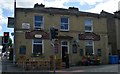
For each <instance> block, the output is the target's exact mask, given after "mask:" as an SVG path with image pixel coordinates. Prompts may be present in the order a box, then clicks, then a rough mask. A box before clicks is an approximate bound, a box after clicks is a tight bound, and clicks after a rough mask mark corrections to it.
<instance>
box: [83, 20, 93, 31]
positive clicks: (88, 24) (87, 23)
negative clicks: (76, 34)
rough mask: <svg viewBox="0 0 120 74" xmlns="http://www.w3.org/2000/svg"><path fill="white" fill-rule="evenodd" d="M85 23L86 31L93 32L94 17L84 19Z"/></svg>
mask: <svg viewBox="0 0 120 74" xmlns="http://www.w3.org/2000/svg"><path fill="white" fill-rule="evenodd" d="M84 25H85V32H92V30H93V29H92V19H85V21H84Z"/></svg>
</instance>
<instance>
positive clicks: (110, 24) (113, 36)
mask: <svg viewBox="0 0 120 74" xmlns="http://www.w3.org/2000/svg"><path fill="white" fill-rule="evenodd" d="M101 15H104V16H105V17H106V19H107V30H108V31H107V32H108V45H109V49H110V54H112V55H117V54H119V53H118V52H119V51H120V45H119V44H120V29H119V28H120V25H119V24H120V23H119V22H120V11H116V12H114V14H112V13H108V12H106V11H102V12H101Z"/></svg>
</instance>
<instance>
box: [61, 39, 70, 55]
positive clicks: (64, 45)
mask: <svg viewBox="0 0 120 74" xmlns="http://www.w3.org/2000/svg"><path fill="white" fill-rule="evenodd" d="M62 42H67V45H62ZM69 44H70V43H69V41H67V40H62V41H61V57H62V47H63V46H66V47H67V48H68V52H67V53H68V54H69Z"/></svg>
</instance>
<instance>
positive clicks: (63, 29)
mask: <svg viewBox="0 0 120 74" xmlns="http://www.w3.org/2000/svg"><path fill="white" fill-rule="evenodd" d="M62 18H67V19H68V23H62V22H61V19H62ZM62 24H64V25H65V24H67V26H68V29H65V28H64V29H62V28H61V25H62ZM69 30H70V29H69V17H60V31H69Z"/></svg>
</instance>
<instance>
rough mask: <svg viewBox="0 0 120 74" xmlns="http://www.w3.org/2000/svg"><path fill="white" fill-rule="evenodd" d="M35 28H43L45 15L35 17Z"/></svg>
mask: <svg viewBox="0 0 120 74" xmlns="http://www.w3.org/2000/svg"><path fill="white" fill-rule="evenodd" d="M34 28H35V29H41V28H43V16H35V17H34Z"/></svg>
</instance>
